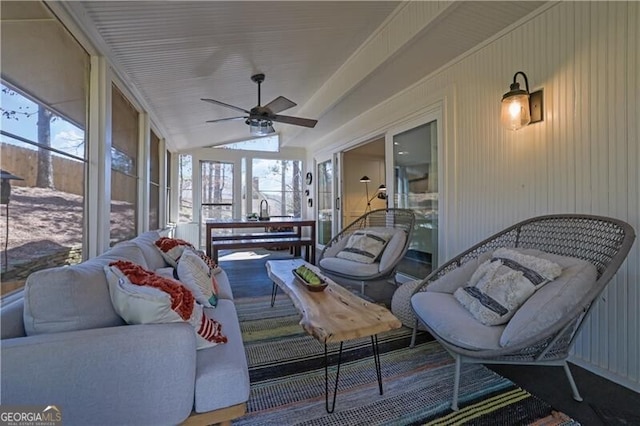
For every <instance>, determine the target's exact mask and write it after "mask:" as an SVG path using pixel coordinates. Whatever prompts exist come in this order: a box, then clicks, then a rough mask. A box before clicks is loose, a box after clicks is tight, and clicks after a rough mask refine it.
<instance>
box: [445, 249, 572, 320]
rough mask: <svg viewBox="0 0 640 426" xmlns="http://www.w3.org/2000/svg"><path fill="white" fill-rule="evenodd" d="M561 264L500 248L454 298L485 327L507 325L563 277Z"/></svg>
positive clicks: (457, 291) (459, 289)
mask: <svg viewBox="0 0 640 426" xmlns="http://www.w3.org/2000/svg"><path fill="white" fill-rule="evenodd" d="M561 272H562V269H561V268H560V266H559V265H557V264H556V263H554V262H551V261H549V260H547V259H545V258H543V257H540V256H531V255H526V254H523V253H518V252H516V251H513V250H510V249H505V248H501V249H497V250H496V251H494V252H493V256H492V257H491V260H487V261H486V262H484V263H483V264H481V265H480V266H479V267H478V269H476V271H475V272H474V273H473V275H472V276H471V278H470V279H469V283H468V285H466V286H464V287H461V288H458V289H457V290H456V291H455V293H454V297H455V298H456V300H458V301H459V302H460V303H461V304H462V305H463V306H464V307H465V308H466V309H467V310H469V312H471V314H472V315H473V316H474V318H476V319H477V320H478V321H480V322H481V323H483V324H485V325H500V324H506V323H507V322H508V321H509V319H511V317H512V316H513V315H514V314H515V312H516V311H517V310H518V308H520V306H522V304H524V302H525V301H526V300H527V299H528V298H529V297H531V295H533V293H534V292H535V291H536V290H538V289H540V288H541V287H543V286H544V285H545V284H546V283H548V282H550V281H552V280H554V279H555V278H556V277H558V276H559V275H560V273H561Z"/></svg>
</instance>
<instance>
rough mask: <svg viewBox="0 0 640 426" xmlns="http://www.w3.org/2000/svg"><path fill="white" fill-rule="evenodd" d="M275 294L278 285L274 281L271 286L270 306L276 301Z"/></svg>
mask: <svg viewBox="0 0 640 426" xmlns="http://www.w3.org/2000/svg"><path fill="white" fill-rule="evenodd" d="M276 294H278V285H277V284H276V283H275V282H274V283H273V287H271V307H272V308H273V305H274V304H275V303H276Z"/></svg>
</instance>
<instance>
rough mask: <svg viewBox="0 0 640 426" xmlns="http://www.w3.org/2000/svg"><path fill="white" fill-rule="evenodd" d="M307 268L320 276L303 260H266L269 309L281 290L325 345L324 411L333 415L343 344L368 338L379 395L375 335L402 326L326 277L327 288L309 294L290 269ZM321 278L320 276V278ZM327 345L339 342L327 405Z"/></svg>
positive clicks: (302, 322)
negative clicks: (331, 400) (269, 289)
mask: <svg viewBox="0 0 640 426" xmlns="http://www.w3.org/2000/svg"><path fill="white" fill-rule="evenodd" d="M300 265H306V266H307V267H308V268H310V269H312V270H313V271H314V272H316V273H317V274H319V275H321V273H320V272H319V270H318V268H317V267H315V266H313V265H309V264H308V263H305V262H304V261H303V260H302V259H287V260H269V261H267V263H266V267H267V274H268V275H269V278H271V280H272V281H273V283H274V284H273V285H274V287H273V290H272V294H271V306H273V304H274V301H275V296H276V291H277V289H278V287H279V288H281V289H282V290H283V291H284V292H285V293H286V294H287V295H288V296H289V297H290V298H291V301H292V302H293V304H294V306H295V307H296V309H297V310H298V312H300V314H301V315H302V319H301V320H300V325H301V326H302V328H303V329H304V330H305V331H306V332H307V333H309V334H310V335H311V336H313V337H314V338H316V339H317V340H318V341H320V342H321V343H324V368H325V370H324V371H325V376H324V378H325V408H326V410H327V412H328V413H333V411H334V409H335V406H336V393H337V390H338V379H339V377H340V361H341V357H342V344H343V343H344V342H345V341H347V340H352V339H357V338H361V337H371V347H372V349H373V359H374V362H375V367H376V375H377V377H378V389H379V391H380V395H382V372H381V368H380V352H379V350H378V337H377V335H378V333H382V332H384V331H389V330H394V329H396V328H400V327H402V323H400V320H398V318H396V317H395V316H394V315H393V314H392V313H391V312H390V311H389V310H388V309H386V308H385V307H383V306H380V305H376V304H375V303H372V302H368V301H366V300H364V299H362V298H360V297H358V296H356V295H355V294H353V293H351V292H350V291H349V290H347V289H345V288H344V287H342V286H340V285H338V284H336V283H335V282H333V281H332V280H330V279H329V278H326V277H324V276H323V277H322V278H324V279H325V280H326V281H327V284H328V285H327V288H325V289H324V291H321V292H312V291H309V290H307V288H306V287H305V286H304V285H303V284H302V283H300V282H299V281H298V280H297V279H296V278H295V277H294V275H293V272H292V271H293V270H294V269H296V268H297V267H298V266H300ZM321 276H322V275H321ZM327 343H340V350H339V352H338V366H337V372H336V381H335V384H334V389H333V403H332V404H331V406H330V405H329V385H328V379H327V376H328V355H327Z"/></svg>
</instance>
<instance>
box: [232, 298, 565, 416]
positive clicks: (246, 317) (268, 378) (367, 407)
mask: <svg viewBox="0 0 640 426" xmlns="http://www.w3.org/2000/svg"><path fill="white" fill-rule="evenodd" d="M269 300H270V298H269V297H257V298H240V299H237V300H236V307H237V310H238V316H239V318H240V323H241V328H242V333H243V340H244V342H245V349H246V353H247V359H248V362H249V372H250V377H251V396H250V399H249V402H248V404H247V414H246V415H245V416H244V417H242V418H240V419H238V420H236V421H234V422H233V424H234V425H422V424H428V425H458V424H474V425H492V426H493V425H527V424H529V425H540V426H542V425H577V423H576V422H574V421H572V420H571V419H570V418H569V417H567V416H566V415H564V414H562V413H560V412H557V411H554V410H553V409H552V407H551V406H550V405H549V404H547V403H545V402H544V401H542V400H540V399H539V398H537V397H535V396H533V395H531V394H530V393H528V392H526V391H524V390H522V389H520V388H519V387H517V386H516V385H515V384H514V383H513V382H511V381H509V380H507V379H505V378H504V377H501V376H500V375H498V374H496V373H494V372H493V371H491V370H489V369H487V368H485V367H484V366H482V365H473V364H467V365H465V364H463V367H462V379H461V382H460V400H459V401H460V402H459V405H460V407H461V408H460V410H459V411H457V412H452V411H451V409H450V408H449V406H450V403H451V395H452V390H453V389H452V388H453V374H454V369H453V366H454V364H453V359H452V358H451V357H450V356H449V355H448V354H447V353H446V351H445V350H444V349H442V347H441V346H440V345H439V344H438V343H437V342H435V341H433V340H432V339H431V337H430V336H429V335H428V334H426V333H422V334H420V335H419V339H418V344H417V345H416V346H415V347H414V348H409V347H408V346H409V341H410V337H411V331H410V330H409V329H407V328H402V329H399V330H394V331H391V332H388V333H384V334H382V335H379V336H378V342H379V347H380V351H381V355H380V359H381V364H382V377H383V386H384V394H383V395H379V393H378V385H377V379H376V373H375V367H374V361H373V357H372V352H371V340H370V339H369V338H365V339H358V340H354V341H350V342H345V345H344V349H343V355H342V362H343V363H342V366H341V369H340V380H339V385H338V396H337V400H336V409H335V412H334V413H333V414H327V412H326V410H325V399H324V392H325V381H324V364H323V356H324V345H322V344H321V343H319V342H318V341H316V340H315V339H313V338H312V337H310V336H308V335H307V334H305V333H304V331H302V328H301V327H300V326H299V325H298V321H299V320H300V317H299V315H298V313H297V311H296V309H295V308H294V306H293V304H292V303H291V302H290V301H289V299H288V298H287V297H286V296H284V295H282V296H278V298H277V300H276V304H275V306H274V307H273V308H271V307H270V303H269ZM337 351H338V346H337V345H330V346H329V354H330V358H329V359H330V365H332V364H335V363H336V362H337V355H336V354H337ZM329 379H330V381H332V380H334V379H335V366H334V367H330V368H329ZM330 383H332V382H330Z"/></svg>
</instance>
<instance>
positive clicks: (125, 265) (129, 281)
mask: <svg viewBox="0 0 640 426" xmlns="http://www.w3.org/2000/svg"><path fill="white" fill-rule="evenodd" d="M104 270H105V274H106V276H107V280H108V282H109V292H110V294H111V301H112V303H113V306H114V308H115V310H116V312H118V314H119V315H120V316H121V317H122V318H123V319H124V320H125V321H126V322H127V323H128V324H162V323H171V322H187V323H189V324H191V326H192V327H193V328H194V330H195V332H196V348H197V349H203V348H206V347H210V346H213V345H216V344H218V343H226V341H227V338H226V337H225V336H224V335H223V334H222V331H221V325H220V324H219V323H217V322H216V321H214V320H212V319H210V318H208V317H207V316H206V315H205V314H204V311H203V307H202V306H201V305H200V304H198V303H197V302H196V301H195V298H194V297H193V295H192V293H191V292H190V291H189V290H188V289H187V288H185V287H184V286H183V285H182V284H180V283H179V282H178V281H176V280H172V279H168V278H164V277H161V276H159V275H156V274H154V273H153V272H151V271H147V270H145V269H143V268H142V267H140V266H139V265H135V264H133V263H131V262H127V261H117V262H113V263H111V264H110V265H108V266H105V268H104Z"/></svg>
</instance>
